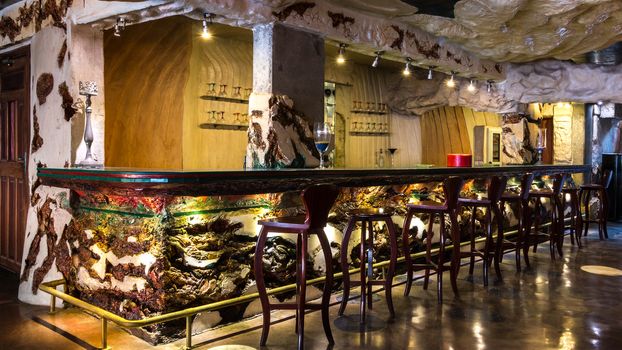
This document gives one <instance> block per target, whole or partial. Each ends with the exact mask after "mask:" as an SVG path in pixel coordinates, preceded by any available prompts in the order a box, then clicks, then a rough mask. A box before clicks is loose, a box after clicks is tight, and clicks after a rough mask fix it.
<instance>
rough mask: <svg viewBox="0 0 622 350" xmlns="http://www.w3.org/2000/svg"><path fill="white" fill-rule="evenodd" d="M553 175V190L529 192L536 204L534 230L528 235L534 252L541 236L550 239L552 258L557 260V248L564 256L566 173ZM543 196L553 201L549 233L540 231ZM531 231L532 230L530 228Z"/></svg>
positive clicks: (560, 254)
mask: <svg viewBox="0 0 622 350" xmlns="http://www.w3.org/2000/svg"><path fill="white" fill-rule="evenodd" d="M552 177H553V189H552V190H532V191H530V192H529V198H530V199H535V201H536V203H535V206H534V215H535V220H534V232H533V234H531V232H529V234H528V235H527V237H528V240H529V243H528V244H530V245H531V244H533V252H534V253H535V252H536V249H537V248H538V243H539V239H540V238H544V239H545V240H548V241H549V250H550V253H551V259H553V260H555V248H557V253H558V254H559V256H560V257H561V256H563V252H562V244H563V242H564V235H563V227H564V226H563V225H564V222H563V220H564V213H563V208H562V201H561V191H562V186H563V185H564V182H565V180H566V174H555V175H553V176H552ZM542 198H548V199H549V200H550V202H551V226H550V228H549V231H548V233H545V232H542V231H540V220H541V218H540V208H541V207H542ZM530 231H531V230H530Z"/></svg>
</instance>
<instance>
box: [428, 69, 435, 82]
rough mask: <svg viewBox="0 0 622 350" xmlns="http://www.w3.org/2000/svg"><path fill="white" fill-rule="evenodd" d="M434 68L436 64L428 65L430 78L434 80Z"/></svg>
mask: <svg viewBox="0 0 622 350" xmlns="http://www.w3.org/2000/svg"><path fill="white" fill-rule="evenodd" d="M433 69H434V66H430V67H428V80H432V78H434V73H433V72H434V71H433Z"/></svg>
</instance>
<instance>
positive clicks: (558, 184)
mask: <svg viewBox="0 0 622 350" xmlns="http://www.w3.org/2000/svg"><path fill="white" fill-rule="evenodd" d="M565 182H566V174H555V175H553V194H555V195H556V196H558V195H559V194H560V193H562V187H564V183H565Z"/></svg>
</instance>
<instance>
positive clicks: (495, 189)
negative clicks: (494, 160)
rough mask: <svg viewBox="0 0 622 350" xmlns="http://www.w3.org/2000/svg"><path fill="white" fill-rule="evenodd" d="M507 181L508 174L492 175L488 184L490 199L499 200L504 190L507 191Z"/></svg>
mask: <svg viewBox="0 0 622 350" xmlns="http://www.w3.org/2000/svg"><path fill="white" fill-rule="evenodd" d="M507 183H508V178H507V176H493V177H491V178H490V184H489V185H488V199H489V200H490V201H492V202H499V201H500V200H501V196H502V195H503V192H505V186H506V185H507Z"/></svg>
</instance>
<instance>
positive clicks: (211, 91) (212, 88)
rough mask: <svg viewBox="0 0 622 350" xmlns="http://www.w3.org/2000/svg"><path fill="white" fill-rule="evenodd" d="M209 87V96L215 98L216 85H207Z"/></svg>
mask: <svg viewBox="0 0 622 350" xmlns="http://www.w3.org/2000/svg"><path fill="white" fill-rule="evenodd" d="M207 86H208V90H207V94H208V95H209V96H215V95H216V83H207Z"/></svg>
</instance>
